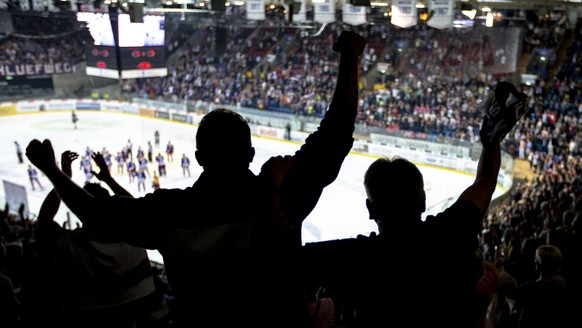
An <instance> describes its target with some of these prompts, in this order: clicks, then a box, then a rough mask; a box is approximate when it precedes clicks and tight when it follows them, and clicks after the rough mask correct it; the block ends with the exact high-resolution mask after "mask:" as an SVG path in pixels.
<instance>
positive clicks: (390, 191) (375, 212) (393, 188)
mask: <svg viewBox="0 0 582 328" xmlns="http://www.w3.org/2000/svg"><path fill="white" fill-rule="evenodd" d="M364 186H365V188H366V195H367V196H368V199H367V200H366V206H367V207H368V212H369V214H370V219H372V220H375V221H376V223H377V224H378V228H379V232H380V233H381V232H382V230H384V228H383V227H384V226H385V225H394V224H395V225H402V224H409V223H413V222H416V221H420V218H421V214H422V213H423V212H424V211H425V209H426V205H425V201H426V196H425V192H424V180H423V178H422V174H421V173H420V171H419V170H418V168H417V167H416V165H414V164H413V163H411V162H410V161H408V160H406V159H404V158H394V159H389V158H379V159H377V160H376V161H374V162H373V163H372V164H371V165H370V166H369V167H368V170H367V171H366V174H365V175H364Z"/></svg>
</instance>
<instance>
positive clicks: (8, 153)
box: [0, 111, 502, 262]
mask: <svg viewBox="0 0 582 328" xmlns="http://www.w3.org/2000/svg"><path fill="white" fill-rule="evenodd" d="M77 113H78V116H79V123H78V129H77V130H75V129H74V128H73V125H72V123H71V113H70V112H68V111H67V112H42V113H34V114H21V115H14V116H5V117H0V140H2V146H1V147H0V180H7V181H10V182H12V183H15V184H19V185H22V186H24V187H25V188H26V190H27V200H28V205H29V211H30V212H32V213H37V212H38V210H39V208H40V205H41V204H42V201H43V200H44V197H45V196H46V195H47V193H48V192H49V191H50V189H51V186H50V182H49V180H48V179H47V178H46V177H45V176H43V175H42V174H41V175H40V180H41V183H42V184H43V186H44V190H39V189H38V188H37V190H36V191H33V190H32V188H31V186H30V182H29V181H28V176H27V173H26V169H27V166H28V164H29V161H28V160H27V159H26V157H25V163H24V164H18V160H17V157H16V151H15V145H14V141H15V140H16V141H18V142H19V143H20V144H21V146H22V148H23V150H24V149H26V146H27V145H28V143H29V142H30V141H31V140H32V139H35V138H36V139H39V140H43V139H45V138H48V139H50V140H51V141H52V143H53V146H54V148H55V153H56V155H57V156H58V157H60V154H61V153H62V152H63V151H65V150H72V151H75V152H78V153H79V154H84V152H85V149H86V147H91V148H92V149H93V150H95V151H101V150H102V149H103V147H106V148H107V149H108V150H109V152H110V153H112V154H113V156H114V157H115V154H116V153H117V151H120V150H121V148H122V147H123V146H125V144H126V143H127V141H128V139H131V141H132V142H133V144H134V154H135V152H136V151H137V148H138V146H142V148H143V149H144V151H146V152H147V141H148V140H149V141H151V142H152V144H153V142H154V140H153V137H154V131H155V130H159V131H160V148H159V149H155V148H154V156H155V154H157V152H158V151H159V152H161V153H162V154H163V155H164V156H165V145H166V144H167V143H168V141H171V142H172V144H174V149H175V152H174V162H173V163H168V162H167V159H166V166H167V172H168V175H167V176H164V177H161V178H160V184H161V187H162V188H184V187H187V186H190V185H192V184H193V183H194V181H195V180H196V178H197V177H198V175H199V174H200V172H201V167H200V166H199V165H198V164H197V162H196V160H195V157H194V150H195V141H194V139H195V134H196V126H193V125H187V124H182V123H176V122H170V121H165V120H159V119H152V118H144V117H140V116H136V115H130V114H122V113H112V112H93V111H77ZM253 146H254V147H255V149H256V156H255V159H254V161H253V162H252V163H251V170H252V171H254V172H255V173H258V171H259V169H260V167H261V166H262V164H263V163H264V162H265V161H267V159H268V158H269V157H271V156H276V155H288V154H293V153H294V152H295V151H296V150H297V149H299V147H300V144H299V143H293V142H285V141H277V140H272V139H266V138H260V137H254V138H253ZM183 153H186V154H187V156H188V157H190V160H191V162H192V164H191V167H190V171H191V174H192V176H191V177H183V175H182V169H181V167H180V158H181V156H182V154H183ZM374 160H375V157H372V156H367V155H360V154H350V155H349V156H348V157H347V158H346V160H345V162H344V164H343V166H342V169H341V171H340V174H339V176H338V178H337V179H336V181H334V182H333V183H332V184H331V185H330V186H328V187H327V188H326V189H325V190H324V192H323V194H322V196H321V198H320V201H319V203H318V204H317V206H316V208H315V209H314V210H313V212H312V213H311V214H310V215H309V216H308V217H307V219H306V220H305V221H304V226H303V233H302V235H303V242H312V241H319V240H330V239H337V238H345V237H352V236H356V235H358V234H369V233H370V232H372V231H376V227H375V224H373V222H372V221H371V220H369V219H368V214H367V210H366V206H365V192H364V188H363V176H364V172H365V170H366V168H367V167H368V165H369V164H370V163H371V162H372V161H374ZM419 168H420V170H421V172H422V173H423V176H424V178H425V189H426V192H427V208H431V207H433V205H435V204H438V203H442V201H443V200H446V199H448V198H451V197H452V198H453V199H456V197H458V195H459V194H460V193H461V192H462V191H463V190H464V189H465V188H466V187H467V186H469V185H470V184H471V183H472V182H473V180H474V177H473V176H470V175H467V174H463V173H459V172H454V171H451V170H444V169H438V168H434V167H428V166H422V165H419ZM154 169H156V170H157V165H155V164H154V163H151V164H150V165H149V170H150V172H151V171H153V170H154ZM112 173H113V176H114V177H115V178H117V179H118V181H119V182H120V184H121V185H123V186H124V187H125V188H126V189H127V190H128V191H129V192H131V193H133V195H134V196H136V197H137V196H141V195H144V194H145V193H143V192H141V193H140V192H138V189H137V184H136V182H133V183H131V184H130V183H129V179H128V177H127V175H123V176H118V175H117V174H116V163H115V162H114V163H113V167H112ZM73 179H74V180H75V181H77V182H78V183H79V184H82V183H84V181H85V177H84V175H83V172H82V170H80V169H79V161H78V160H77V161H75V162H74V163H73ZM93 181H97V180H96V179H95V178H93ZM146 188H147V191H146V192H151V191H152V188H151V180H149V179H148V180H147V181H146ZM395 188H397V186H395ZM501 193H502V191H501V190H499V188H498V190H497V191H496V194H495V197H497V196H499V195H501ZM2 199H4V188H3V187H0V200H2ZM14 210H16V209H14ZM66 212H68V209H67V207H66V206H65V205H64V204H61V208H60V210H59V213H58V214H57V217H56V218H55V220H56V221H58V222H61V223H62V222H64V220H65V219H66ZM71 217H72V218H73V220H74V222H75V223H79V224H80V222H79V221H78V220H77V219H76V218H75V217H74V215H71ZM149 254H150V257H151V259H152V260H154V261H157V262H163V261H162V258H161V256H160V254H159V253H158V252H157V251H155V250H151V251H149Z"/></svg>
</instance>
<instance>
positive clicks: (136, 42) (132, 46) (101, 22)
mask: <svg viewBox="0 0 582 328" xmlns="http://www.w3.org/2000/svg"><path fill="white" fill-rule="evenodd" d="M77 20H78V21H82V22H86V24H87V27H88V29H89V33H90V34H91V36H92V38H93V40H92V41H93V42H88V43H87V46H86V47H87V48H86V59H87V69H86V72H87V75H92V76H101V77H107V78H113V79H117V78H119V77H120V76H119V64H118V62H117V54H116V48H115V37H114V34H113V29H112V28H111V21H110V19H109V14H107V13H94V12H79V13H77ZM117 27H118V31H119V32H118V35H117V36H118V40H119V50H120V58H119V60H120V63H121V64H120V65H121V78H122V79H131V78H139V77H156V76H166V75H167V74H168V69H167V66H166V51H165V17H164V16H163V15H144V16H143V23H133V22H131V21H130V17H129V15H127V14H120V15H118V18H117Z"/></svg>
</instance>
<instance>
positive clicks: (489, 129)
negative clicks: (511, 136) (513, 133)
mask: <svg viewBox="0 0 582 328" xmlns="http://www.w3.org/2000/svg"><path fill="white" fill-rule="evenodd" d="M501 84H503V86H504V87H505V88H508V87H507V85H509V83H507V82H501V83H500V85H501ZM509 89H511V90H512V91H511V93H513V94H514V95H515V96H516V97H515V99H519V101H518V102H516V103H515V104H513V105H510V106H507V105H506V99H507V98H508V96H509V95H508V94H500V92H499V90H500V89H499V88H496V91H492V92H491V93H490V94H489V97H488V99H487V101H486V102H485V104H484V110H485V111H486V113H485V116H484V119H483V123H482V124H481V130H480V131H479V136H480V139H481V144H482V145H483V149H482V151H481V157H480V158H479V163H478V165H477V176H476V178H475V181H474V182H473V184H472V185H471V186H470V187H469V188H467V189H466V190H465V191H464V192H463V193H462V194H461V196H460V197H459V199H462V200H468V201H470V202H472V203H474V204H475V205H477V207H478V208H479V210H480V211H481V214H482V215H483V216H484V215H485V213H486V211H487V209H488V207H489V205H490V204H491V198H492V197H493V193H494V192H495V187H496V185H497V175H498V174H499V169H500V166H501V146H500V143H501V141H502V140H503V138H504V137H505V135H507V133H508V132H509V131H510V130H511V129H512V128H513V127H514V126H515V123H517V120H519V118H521V116H516V115H515V113H516V112H520V111H522V110H523V108H524V107H520V106H525V100H526V98H527V96H526V95H525V94H520V93H518V92H517V90H516V89H515V87H514V86H513V85H509ZM498 98H501V99H498Z"/></svg>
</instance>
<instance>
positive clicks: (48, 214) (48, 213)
mask: <svg viewBox="0 0 582 328" xmlns="http://www.w3.org/2000/svg"><path fill="white" fill-rule="evenodd" d="M78 157H79V155H78V154H77V153H75V152H71V151H68V150H67V151H64V152H63V153H62V154H61V167H62V169H63V173H64V174H66V175H67V176H68V177H69V178H70V177H72V176H73V170H72V169H71V163H72V162H73V161H74V160H75V159H77V158H78ZM60 206H61V197H60V196H59V194H58V193H57V191H56V189H54V188H53V190H51V191H50V192H49V193H48V195H47V196H46V198H45V199H44V201H43V202H42V205H41V206H40V210H39V212H38V219H37V220H38V225H39V227H40V228H42V227H44V226H47V225H48V224H50V223H51V222H53V220H54V218H55V216H56V215H57V212H58V211H59V207H60Z"/></svg>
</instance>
